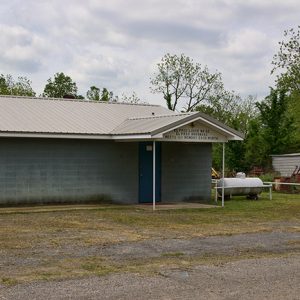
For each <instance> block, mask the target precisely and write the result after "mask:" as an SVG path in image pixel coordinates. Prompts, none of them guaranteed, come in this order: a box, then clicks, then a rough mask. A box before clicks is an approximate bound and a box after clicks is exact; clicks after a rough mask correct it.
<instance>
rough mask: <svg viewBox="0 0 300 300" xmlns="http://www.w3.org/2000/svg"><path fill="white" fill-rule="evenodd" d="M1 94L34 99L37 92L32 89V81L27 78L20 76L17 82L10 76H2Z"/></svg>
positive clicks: (0, 78)
mask: <svg viewBox="0 0 300 300" xmlns="http://www.w3.org/2000/svg"><path fill="white" fill-rule="evenodd" d="M0 94H1V95H14V96H29V97H34V96H35V91H34V90H33V88H32V87H31V81H30V80H29V79H28V78H27V77H25V76H19V77H18V78H17V80H15V79H14V78H13V77H12V75H10V74H8V75H3V74H1V75H0Z"/></svg>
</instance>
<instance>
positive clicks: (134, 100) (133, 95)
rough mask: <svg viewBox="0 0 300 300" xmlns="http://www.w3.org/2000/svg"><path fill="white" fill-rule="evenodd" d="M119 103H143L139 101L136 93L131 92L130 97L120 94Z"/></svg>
mask: <svg viewBox="0 0 300 300" xmlns="http://www.w3.org/2000/svg"><path fill="white" fill-rule="evenodd" d="M120 101H121V102H125V103H132V104H138V103H145V102H143V101H141V98H140V97H139V96H138V95H137V93H136V92H132V93H131V95H126V94H125V93H122V95H121V98H120Z"/></svg>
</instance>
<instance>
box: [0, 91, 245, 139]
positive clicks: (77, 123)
mask: <svg viewBox="0 0 300 300" xmlns="http://www.w3.org/2000/svg"><path fill="white" fill-rule="evenodd" d="M197 119H198V120H201V122H203V123H205V124H210V125H211V126H212V127H214V128H215V129H216V130H219V131H221V132H222V133H223V134H224V135H225V136H228V137H230V139H232V138H233V139H241V138H243V135H242V134H241V133H240V132H238V131H236V130H234V129H232V128H230V127H228V126H226V125H224V124H223V123H221V122H219V121H217V120H215V119H213V118H211V117H209V116H207V115H205V114H203V113H200V112H194V113H180V114H179V113H175V112H173V111H170V110H168V109H167V108H164V107H162V106H159V105H149V104H129V103H119V102H116V103H115V102H101V101H88V100H72V99H53V98H33V97H13V96H0V133H1V134H5V135H7V134H11V136H13V134H15V133H17V134H22V135H24V134H25V133H26V134H37V133H39V134H41V135H44V134H46V135H47V136H49V135H53V136H56V135H69V136H70V135H73V136H74V135H85V136H86V137H90V136H91V135H95V136H103V135H104V136H105V137H104V138H107V136H110V137H112V136H118V135H126V134H128V135H138V134H149V133H151V135H155V134H158V133H161V132H162V131H166V130H169V129H170V130H172V128H174V127H176V126H180V125H181V124H184V123H186V122H193V120H197Z"/></svg>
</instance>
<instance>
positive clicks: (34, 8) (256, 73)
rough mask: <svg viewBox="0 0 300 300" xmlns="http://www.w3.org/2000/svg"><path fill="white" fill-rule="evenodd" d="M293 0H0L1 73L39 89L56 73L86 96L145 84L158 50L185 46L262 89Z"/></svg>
mask: <svg viewBox="0 0 300 300" xmlns="http://www.w3.org/2000/svg"><path fill="white" fill-rule="evenodd" d="M299 8H300V4H299V1H297V0H284V1H283V0H269V1H267V0H247V1H245V0H237V1H234V0H219V1H218V0H205V1H203V0H198V1H196V0H172V1H171V0H149V1H146V0H145V1H141V0H109V1H104V0H103V1H101V0H84V1H83V0H63V1H62V0H46V1H44V0H39V1H36V0H9V1H7V0H0V73H3V74H12V75H13V76H16V77H17V76H20V75H21V76H27V77H28V78H30V79H31V80H32V82H33V84H32V85H33V87H34V89H35V90H36V92H37V93H38V94H40V93H41V92H42V90H43V87H44V86H45V83H46V81H47V79H48V78H49V77H52V76H53V74H54V73H56V72H64V73H65V74H67V75H69V76H71V77H72V79H73V80H74V81H76V83H77V86H78V88H79V93H81V94H83V95H85V93H86V91H87V90H88V88H89V87H90V86H91V85H96V86H99V87H107V88H108V89H109V90H112V91H114V93H115V94H121V93H122V92H125V93H131V92H132V91H136V92H137V94H138V96H139V97H140V98H142V99H143V100H146V101H148V102H150V103H163V102H162V100H161V96H160V95H153V94H151V93H150V91H149V86H150V83H149V81H150V80H149V78H150V77H151V76H152V75H153V73H154V72H155V70H156V64H157V63H158V62H159V61H160V59H161V58H162V56H163V55H164V54H166V53H168V52H169V53H171V54H181V53H184V54H186V55H188V56H190V57H191V58H193V59H194V61H197V62H199V63H201V64H203V65H207V66H208V68H209V69H210V70H211V71H215V70H218V71H220V72H221V73H222V74H223V79H224V83H225V87H226V88H227V89H229V90H235V91H236V92H238V93H240V94H241V95H248V94H251V95H256V96H258V98H259V99H260V98H262V97H264V96H266V95H267V94H268V90H269V86H271V85H272V84H273V81H274V78H272V77H271V76H270V71H271V61H272V57H273V55H274V54H275V53H276V52H277V50H278V42H279V41H280V40H281V39H282V38H283V31H284V30H285V29H289V28H291V27H294V28H295V27H296V26H297V25H299V24H300V9H299Z"/></svg>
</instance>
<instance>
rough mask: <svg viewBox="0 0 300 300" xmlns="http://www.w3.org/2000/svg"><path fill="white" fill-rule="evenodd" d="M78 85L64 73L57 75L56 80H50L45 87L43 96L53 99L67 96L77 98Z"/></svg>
mask: <svg viewBox="0 0 300 300" xmlns="http://www.w3.org/2000/svg"><path fill="white" fill-rule="evenodd" d="M77 90H78V88H77V85H76V83H75V82H73V80H72V78H71V77H70V76H67V75H65V74H64V73H63V72H61V73H56V74H55V75H54V79H53V80H52V79H51V78H49V79H48V80H47V84H46V85H45V88H44V92H43V96H44V97H53V98H63V97H65V96H74V97H75V98H76V97H77Z"/></svg>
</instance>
